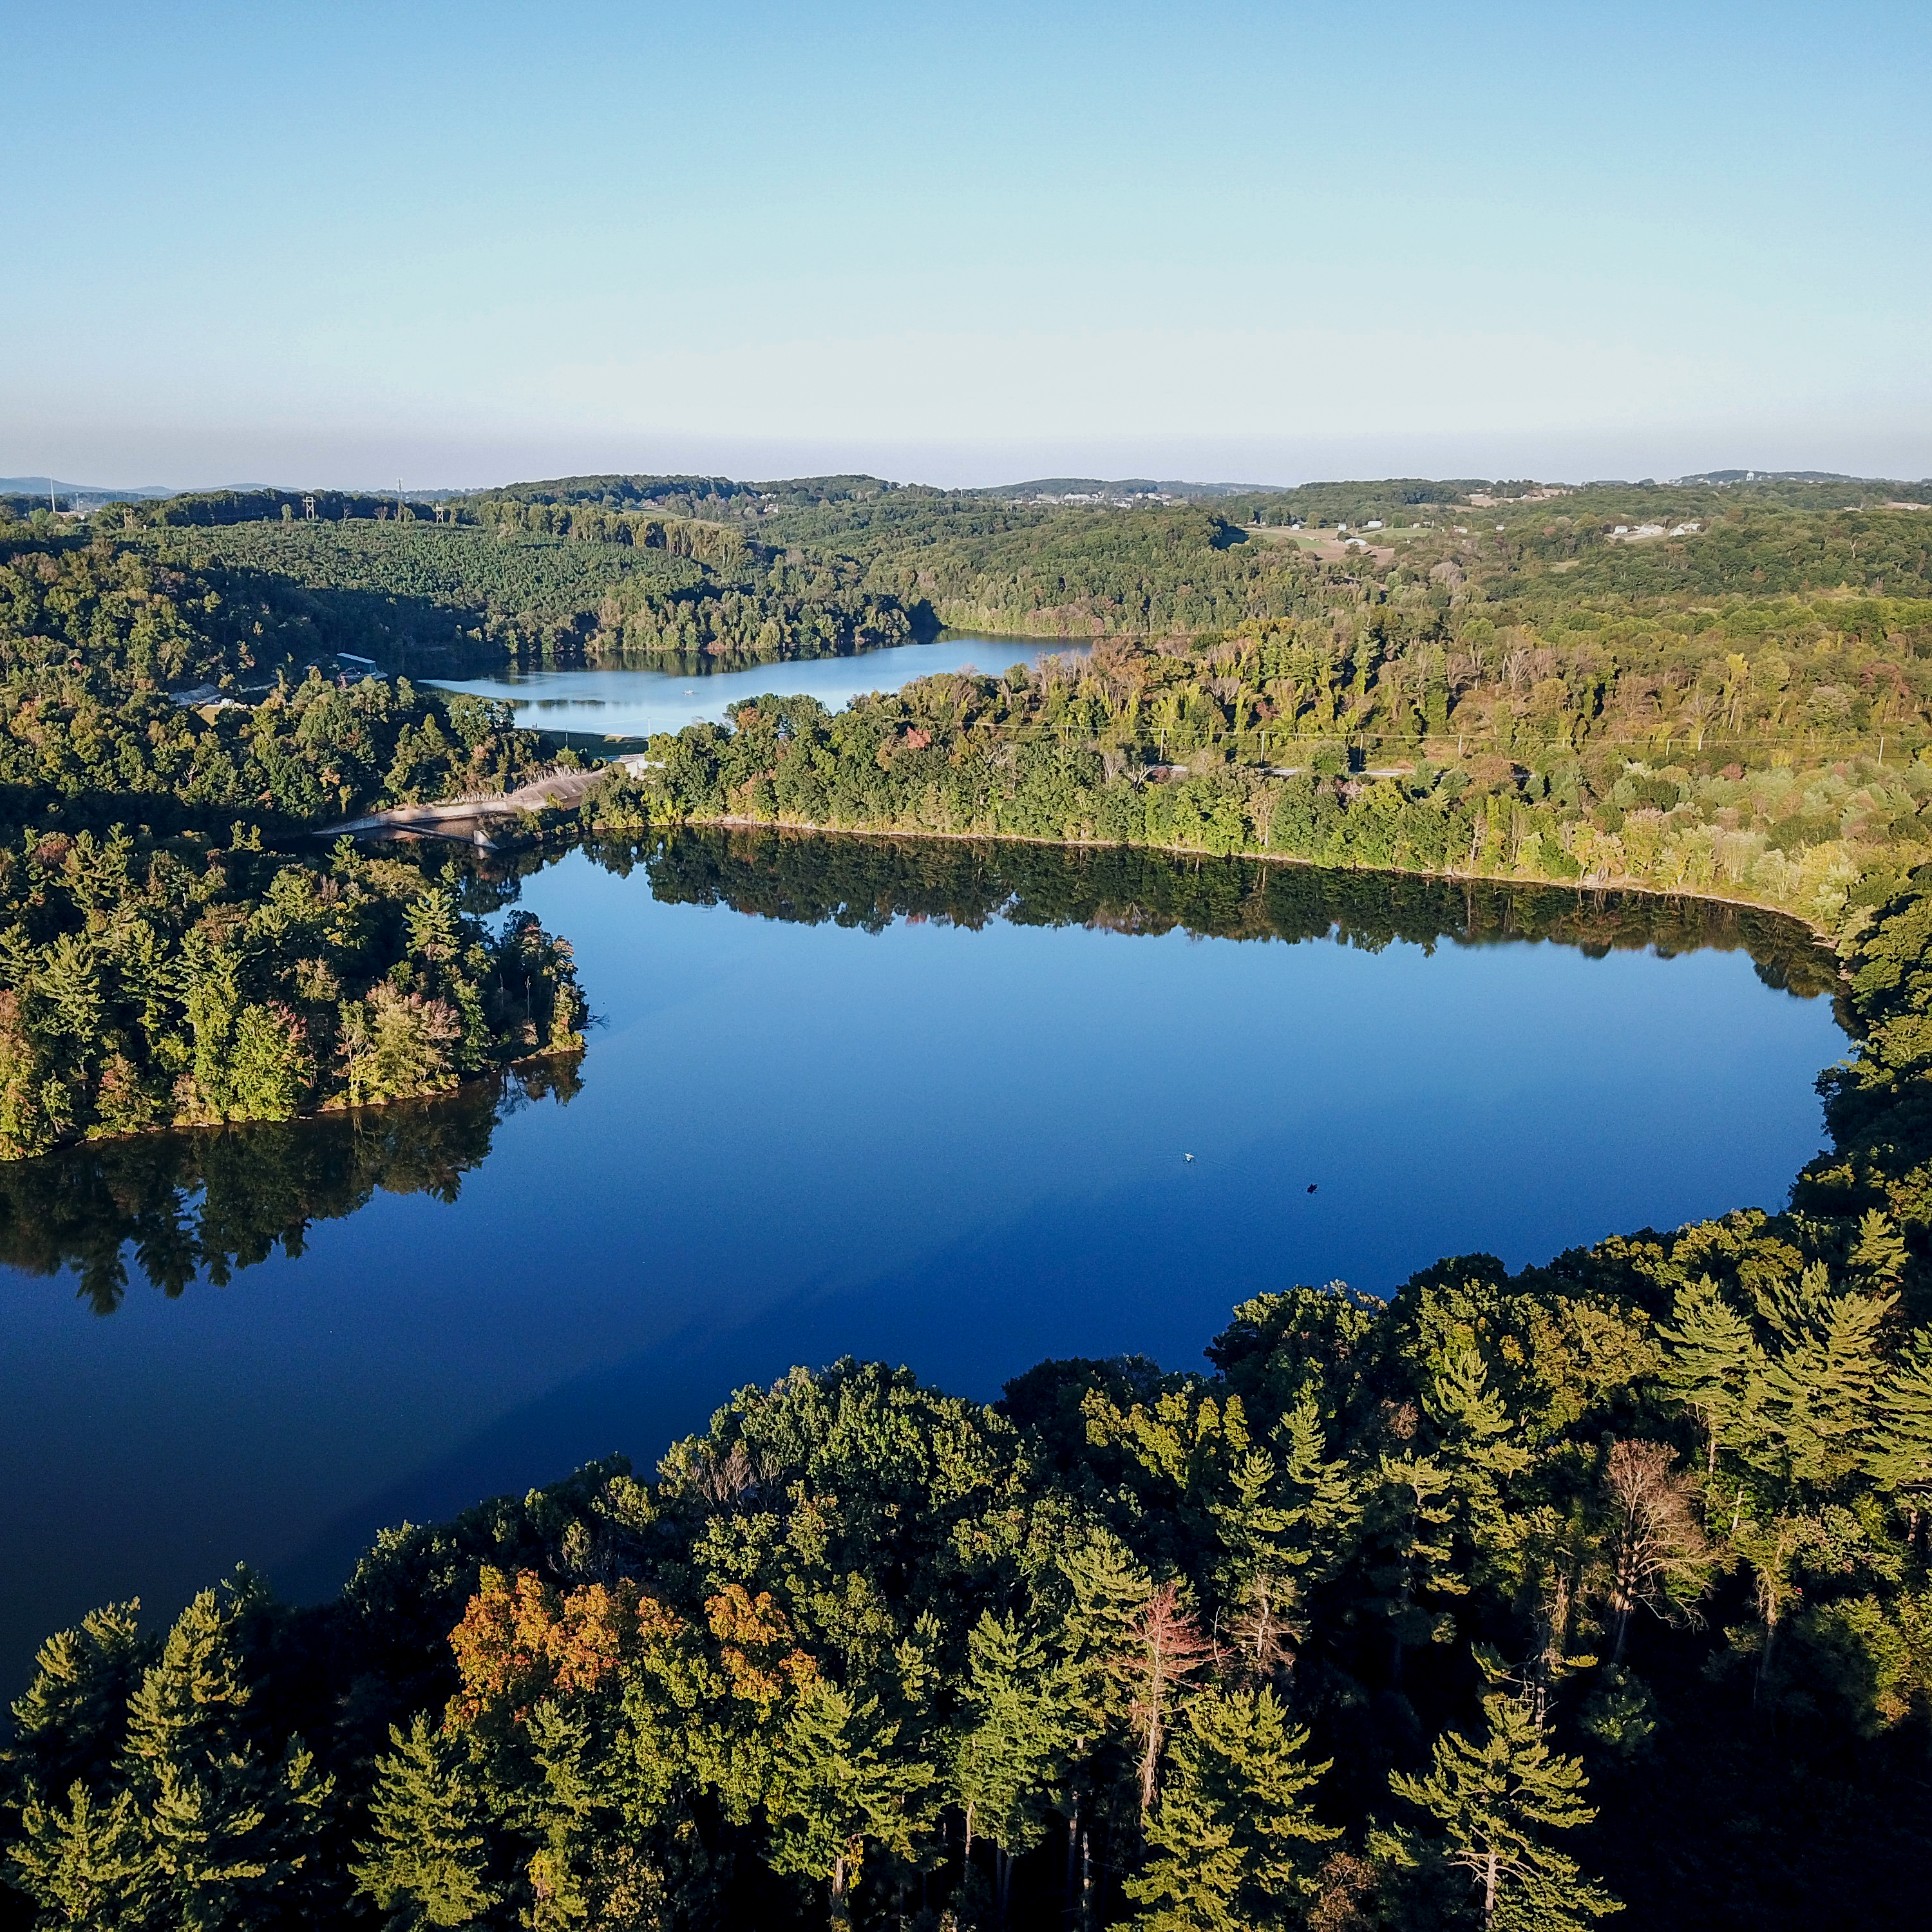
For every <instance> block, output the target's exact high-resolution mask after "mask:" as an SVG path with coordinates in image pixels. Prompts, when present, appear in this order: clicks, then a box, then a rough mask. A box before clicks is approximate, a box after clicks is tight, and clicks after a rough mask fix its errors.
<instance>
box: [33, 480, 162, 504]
mask: <svg viewBox="0 0 1932 1932" xmlns="http://www.w3.org/2000/svg"><path fill="white" fill-rule="evenodd" d="M49 490H52V493H54V494H55V496H92V497H94V498H96V499H98V500H99V501H101V502H111V503H122V502H135V501H136V500H138V499H145V498H153V497H159V496H179V495H180V494H181V492H180V491H179V490H176V489H174V488H172V487H170V486H169V485H168V484H164V483H143V484H139V485H138V486H137V487H135V488H133V489H131V490H124V489H121V488H120V487H118V486H116V487H113V488H110V487H109V486H108V485H107V484H104V483H63V482H62V481H60V480H59V478H58V477H53V476H0V496H46V493H48V492H49Z"/></svg>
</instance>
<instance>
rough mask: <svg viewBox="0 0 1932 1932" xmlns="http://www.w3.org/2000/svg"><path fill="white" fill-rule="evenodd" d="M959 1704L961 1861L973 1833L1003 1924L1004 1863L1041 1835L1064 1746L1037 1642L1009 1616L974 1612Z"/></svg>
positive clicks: (956, 1756) (956, 1776) (1007, 1884)
mask: <svg viewBox="0 0 1932 1932" xmlns="http://www.w3.org/2000/svg"><path fill="white" fill-rule="evenodd" d="M960 1700H961V1703H962V1705H963V1706H964V1708H965V1719H966V1721H965V1727H964V1728H963V1729H962V1731H961V1733H960V1734H959V1739H958V1742H957V1743H956V1746H955V1748H954V1751H953V1785H954V1788H955V1790H956V1793H957V1795H958V1798H959V1802H960V1804H961V1805H962V1807H963V1808H964V1810H965V1814H966V1837H967V1848H968V1855H969V1856H970V1855H971V1846H972V1840H973V1838H974V1835H975V1834H976V1833H977V1834H978V1835H980V1836H981V1837H983V1838H986V1839H987V1840H988V1841H989V1842H990V1843H992V1846H993V1849H994V1851H995V1854H996V1855H997V1858H998V1882H997V1883H996V1885H995V1888H994V1898H995V1912H996V1914H997V1916H998V1922H999V1923H1000V1924H1005V1922H1006V1918H1007V1905H1008V1902H1009V1894H1010V1891H1011V1887H1012V1879H1013V1860H1014V1858H1016V1857H1017V1856H1019V1855H1020V1854H1021V1853H1022V1852H1028V1851H1030V1850H1031V1849H1032V1848H1033V1847H1034V1846H1035V1845H1037V1844H1038V1843H1040V1840H1041V1838H1043V1836H1044V1835H1045V1833H1046V1794H1047V1793H1048V1792H1049V1790H1051V1789H1052V1787H1053V1785H1054V1784H1055V1781H1056V1774H1057V1772H1058V1769H1059V1763H1060V1759H1061V1754H1062V1752H1063V1751H1064V1747H1065V1743H1066V1736H1067V1731H1066V1724H1065V1721H1064V1718H1063V1717H1062V1715H1061V1713H1060V1712H1058V1711H1057V1710H1056V1709H1055V1708H1054V1706H1053V1703H1052V1697H1051V1683H1050V1680H1049V1675H1048V1671H1047V1660H1046V1647H1045V1646H1044V1644H1043V1643H1042V1642H1041V1641H1040V1640H1039V1639H1038V1638H1037V1637H1036V1638H1023V1637H1022V1636H1021V1634H1020V1632H1019V1629H1018V1628H1017V1627H1016V1625H1015V1624H1014V1622H1013V1619H1011V1618H1010V1617H995V1616H994V1615H993V1614H992V1612H991V1611H986V1612H983V1613H981V1616H980V1621H979V1622H978V1623H977V1624H976V1625H974V1627H973V1630H972V1631H971V1634H970V1635H969V1637H968V1640H967V1676H966V1681H965V1684H964V1685H963V1686H962V1688H961V1691H960Z"/></svg>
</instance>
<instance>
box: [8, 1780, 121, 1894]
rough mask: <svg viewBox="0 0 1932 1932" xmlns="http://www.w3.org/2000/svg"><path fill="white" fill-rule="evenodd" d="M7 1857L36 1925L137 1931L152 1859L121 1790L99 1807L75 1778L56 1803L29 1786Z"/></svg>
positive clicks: (15, 1881)
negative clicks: (31, 1906)
mask: <svg viewBox="0 0 1932 1932" xmlns="http://www.w3.org/2000/svg"><path fill="white" fill-rule="evenodd" d="M7 1857H8V1858H9V1859H10V1860H11V1861H12V1863H13V1867H14V1872H13V1875H12V1882H13V1884H15V1885H17V1886H18V1887H19V1888H20V1890H21V1891H24V1892H26V1894H27V1895H28V1897H30V1898H31V1899H32V1900H33V1901H34V1903H35V1904H36V1905H37V1906H39V1907H40V1920H39V1922H40V1924H42V1925H44V1926H55V1925H73V1926H91V1927H121V1926H138V1925H139V1924H142V1922H143V1921H144V1919H145V1916H146V1914H147V1911H148V1906H149V1903H150V1900H151V1894H152V1890H153V1879H154V1860H153V1858H152V1857H151V1855H150V1854H149V1852H148V1845H147V1838H146V1834H145V1832H143V1830H142V1823H141V1820H140V1819H139V1817H138V1816H137V1815H136V1813H135V1810H134V1806H133V1800H132V1799H130V1797H129V1796H128V1795H127V1793H126V1792H124V1791H118V1792H116V1793H115V1794H114V1796H113V1798H112V1799H110V1800H109V1801H108V1802H107V1803H106V1804H105V1805H103V1804H100V1803H98V1802H96V1801H95V1799H94V1797H93V1796H92V1794H91V1793H89V1790H88V1788H87V1787H86V1785H85V1784H83V1783H81V1781H80V1780H79V1779H76V1780H75V1781H74V1784H73V1785H72V1786H71V1787H70V1789H69V1790H68V1795H67V1802H66V1803H65V1805H55V1804H52V1803H49V1802H47V1801H46V1800H45V1799H43V1798H42V1797H40V1795H39V1794H38V1793H37V1791H36V1790H34V1789H33V1788H32V1787H29V1789H28V1793H27V1796H26V1799H25V1802H23V1804H22V1805H21V1808H20V1830H19V1834H18V1835H17V1837H16V1838H15V1839H14V1841H13V1843H12V1844H10V1846H8V1847H7Z"/></svg>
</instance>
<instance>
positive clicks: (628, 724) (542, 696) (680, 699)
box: [430, 635, 1079, 738]
mask: <svg viewBox="0 0 1932 1932" xmlns="http://www.w3.org/2000/svg"><path fill="white" fill-rule="evenodd" d="M1078 648H1079V646H1069V645H1067V644H1062V643H1046V642H1044V641H1043V640H1040V639H1039V638H1037V637H1034V638H1027V637H1019V638H1016V637H968V636H964V635H961V636H955V637H942V638H940V639H938V640H937V641H936V642H934V643H924V644H897V645H894V646H892V648H891V649H887V650H882V651H866V652H861V653H859V655H855V656H852V657H843V658H801V659H797V660H794V661H787V662H784V663H782V664H757V665H754V667H752V668H751V670H726V671H712V672H709V673H705V674H703V675H701V676H686V675H684V674H682V673H676V672H672V671H666V670H653V669H651V668H649V667H646V666H640V665H636V664H607V665H601V666H598V667H595V668H594V669H590V670H518V671H507V672H505V673H503V674H502V676H497V677H484V678H469V679H446V678H438V679H433V680H430V681H431V682H434V684H435V685H436V688H437V689H438V690H440V691H469V692H470V693H471V694H473V695H474V696H476V697H493V698H499V699H501V700H503V701H505V703H509V704H511V705H512V706H514V707H515V709H516V712H517V723H518V724H520V725H522V726H523V727H525V728H526V729H527V730H532V731H586V732H591V733H598V734H600V735H601V736H606V737H613V738H646V737H649V736H650V734H651V733H652V732H653V731H677V730H682V729H683V727H685V725H687V724H699V723H702V722H706V721H709V722H711V723H714V724H715V723H721V722H722V721H723V720H724V708H725V706H727V705H729V704H736V703H738V702H739V700H742V699H744V698H747V697H763V696H764V694H766V692H768V691H782V692H784V694H786V695H787V696H790V695H791V694H794V693H799V692H802V693H803V694H805V696H807V697H815V698H817V700H818V701H819V702H820V703H821V704H823V706H825V708H826V709H827V710H828V711H836V710H838V709H840V707H841V706H843V705H844V704H846V703H848V702H849V701H850V700H851V699H853V698H854V697H858V696H859V694H861V693H862V692H865V691H896V690H897V689H898V688H899V686H900V685H902V684H907V683H910V682H911V681H912V679H914V678H919V677H936V676H938V675H939V673H941V672H942V671H954V670H965V669H967V668H968V667H969V666H970V667H972V668H973V669H974V670H981V671H985V672H986V673H989V674H990V675H996V674H997V673H999V672H1001V671H1003V670H1005V669H1006V668H1007V666H1008V665H1009V664H1034V663H1037V661H1039V659H1040V657H1041V656H1042V655H1044V654H1045V653H1046V652H1050V651H1064V650H1068V649H1078Z"/></svg>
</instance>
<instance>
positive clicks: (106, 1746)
mask: <svg viewBox="0 0 1932 1932" xmlns="http://www.w3.org/2000/svg"><path fill="white" fill-rule="evenodd" d="M139 1611H140V1605H139V1604H138V1603H132V1604H107V1605H106V1606H105V1607H104V1608H102V1609H101V1610H92V1611H90V1612H89V1613H88V1614H87V1616H86V1617H84V1618H83V1619H82V1620H81V1622H80V1627H79V1628H77V1629H74V1630H67V1631H61V1632H60V1634H58V1636H55V1637H49V1639H48V1640H46V1643H43V1644H42V1645H41V1646H40V1652H39V1654H38V1655H37V1656H36V1657H35V1658H34V1677H33V1681H32V1682H31V1683H30V1684H29V1685H28V1687H27V1688H26V1690H25V1691H23V1692H22V1694H20V1697H18V1698H17V1699H16V1700H14V1703H13V1743H12V1745H11V1746H10V1748H9V1749H8V1751H7V1753H6V1757H7V1760H8V1761H9V1762H10V1763H13V1764H15V1765H17V1766H20V1767H21V1768H22V1769H23V1771H24V1772H26V1773H28V1775H31V1776H32V1777H33V1778H34V1779H35V1780H36V1781H37V1782H38V1783H39V1784H40V1786H41V1787H43V1789H45V1790H51V1791H65V1790H67V1789H68V1787H69V1786H70V1785H71V1784H73V1783H74V1781H75V1780H76V1779H77V1778H78V1779H80V1780H83V1781H85V1782H86V1783H87V1784H89V1785H92V1784H95V1783H97V1782H98V1781H100V1780H101V1778H104V1776H106V1775H107V1774H108V1772H109V1771H110V1766H112V1765H113V1761H114V1760H115V1758H116V1757H118V1755H119V1754H120V1751H121V1745H122V1742H124V1739H125V1738H126V1736H127V1700H128V1698H129V1697H130V1696H131V1695H132V1694H133V1691H134V1688H135V1687H136V1685H138V1684H139V1682H140V1681H141V1677H142V1673H144V1672H145V1670H146V1669H147V1667H148V1664H150V1663H151V1662H152V1661H153V1658H154V1645H153V1643H152V1642H151V1640H148V1639H147V1638H145V1637H142V1635H141V1634H140V1628H139V1624H138V1622H137V1621H136V1619H137V1617H138V1615H139Z"/></svg>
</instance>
